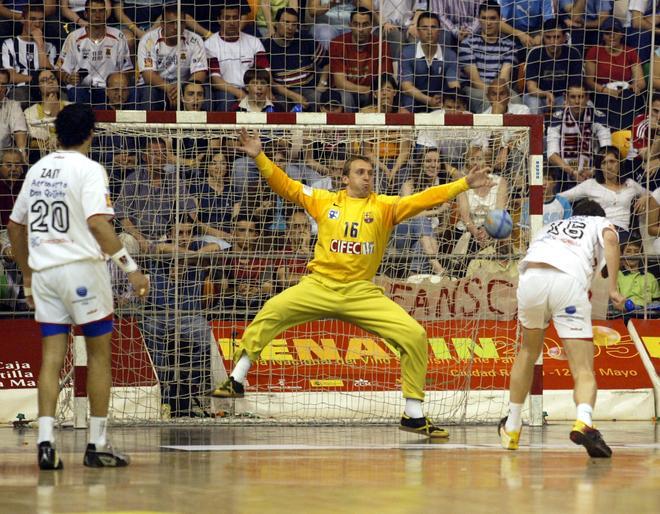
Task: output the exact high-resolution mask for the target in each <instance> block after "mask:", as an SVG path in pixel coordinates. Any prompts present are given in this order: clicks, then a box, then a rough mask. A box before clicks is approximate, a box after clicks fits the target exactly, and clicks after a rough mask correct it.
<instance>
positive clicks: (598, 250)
mask: <svg viewBox="0 0 660 514" xmlns="http://www.w3.org/2000/svg"><path fill="white" fill-rule="evenodd" d="M606 228H611V229H612V230H615V228H614V225H612V224H611V223H610V222H609V221H608V220H607V219H606V218H601V217H599V216H571V217H570V218H566V219H564V220H558V221H553V222H552V223H550V224H548V225H545V226H544V227H543V230H541V233H540V234H538V236H536V238H535V239H534V241H532V243H531V244H530V246H529V249H528V250H527V254H526V255H525V257H524V259H523V260H522V261H521V262H520V272H521V273H522V272H524V271H525V269H526V268H527V264H528V263H530V262H540V263H545V264H549V265H550V266H553V267H554V268H557V269H558V270H561V271H563V272H564V273H567V274H568V275H570V276H572V277H573V278H575V280H577V281H579V283H580V284H582V285H583V286H584V287H586V288H588V287H589V285H590V284H591V280H592V278H593V274H594V269H596V268H597V267H598V269H600V267H599V266H600V265H601V263H602V261H603V258H604V252H603V250H604V249H605V243H604V241H603V230H605V229H606ZM615 232H616V230H615Z"/></svg>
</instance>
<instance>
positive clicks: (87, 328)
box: [82, 317, 129, 468]
mask: <svg viewBox="0 0 660 514" xmlns="http://www.w3.org/2000/svg"><path fill="white" fill-rule="evenodd" d="M82 331H83V334H84V335H85V343H86V347H87V395H88V397H89V411H90V418H89V439H88V444H87V449H86V450H85V456H84V458H83V464H85V466H88V467H93V468H102V467H122V466H127V465H128V463H129V459H128V457H127V456H125V455H123V454H121V453H119V452H117V451H116V450H114V449H113V448H112V446H111V445H110V443H109V442H108V438H107V423H108V405H109V404H110V390H111V387H112V317H110V318H105V319H101V320H98V321H92V322H90V323H86V324H85V325H83V326H82Z"/></svg>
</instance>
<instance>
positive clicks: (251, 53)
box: [204, 32, 269, 87]
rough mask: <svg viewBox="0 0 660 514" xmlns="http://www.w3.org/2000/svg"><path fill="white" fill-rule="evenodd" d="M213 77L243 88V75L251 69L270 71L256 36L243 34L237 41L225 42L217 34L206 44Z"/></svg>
mask: <svg viewBox="0 0 660 514" xmlns="http://www.w3.org/2000/svg"><path fill="white" fill-rule="evenodd" d="M204 46H205V47H206V57H207V58H208V60H209V72H210V74H211V76H217V77H220V78H222V80H224V81H225V82H228V83H229V84H232V85H234V86H237V87H243V86H244V85H245V84H244V83H243V75H244V74H245V72H246V71H247V70H249V69H251V68H263V69H268V66H269V65H268V56H267V55H266V50H265V48H264V45H263V44H262V43H261V41H259V39H257V38H256V37H254V36H251V35H250V34H246V33H245V32H241V33H240V36H239V38H238V39H237V40H236V41H225V40H224V39H222V38H221V37H220V35H219V34H218V33H217V32H216V33H215V34H213V35H212V36H211V37H210V38H208V39H207V40H206V43H204Z"/></svg>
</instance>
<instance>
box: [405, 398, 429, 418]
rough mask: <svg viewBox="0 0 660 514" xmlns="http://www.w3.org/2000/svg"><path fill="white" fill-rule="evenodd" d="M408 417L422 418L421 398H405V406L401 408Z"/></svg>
mask: <svg viewBox="0 0 660 514" xmlns="http://www.w3.org/2000/svg"><path fill="white" fill-rule="evenodd" d="M403 412H404V413H405V415H406V416H408V417H409V418H423V417H424V414H422V400H416V399H414V398H406V408H405V409H404V410H403Z"/></svg>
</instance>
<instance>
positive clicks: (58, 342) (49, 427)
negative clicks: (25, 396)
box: [32, 270, 72, 469]
mask: <svg viewBox="0 0 660 514" xmlns="http://www.w3.org/2000/svg"><path fill="white" fill-rule="evenodd" d="M56 278H57V275H56V274H55V275H54V272H53V271H52V270H45V271H40V272H36V273H33V274H32V294H33V297H34V302H35V313H34V318H35V320H36V321H37V322H38V323H39V324H40V327H41V337H42V341H43V343H42V362H41V369H40V370H39V386H38V399H39V400H38V401H39V436H38V440H37V455H38V457H37V458H38V462H39V467H40V468H41V469H61V468H62V460H61V459H60V457H59V455H58V454H57V450H56V448H55V442H54V441H55V437H54V434H53V427H54V424H55V410H56V407H57V397H58V396H59V392H60V371H61V370H62V366H63V364H64V357H65V355H66V350H67V345H68V342H69V331H70V329H71V321H72V320H71V317H70V316H69V314H68V312H67V309H66V306H65V305H64V304H63V303H62V301H61V299H60V297H59V294H58V290H57V283H56Z"/></svg>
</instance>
